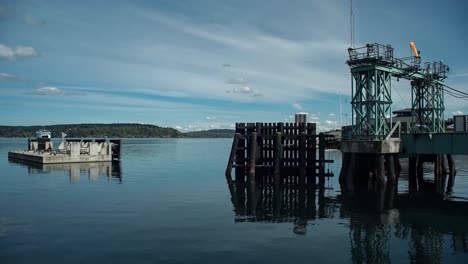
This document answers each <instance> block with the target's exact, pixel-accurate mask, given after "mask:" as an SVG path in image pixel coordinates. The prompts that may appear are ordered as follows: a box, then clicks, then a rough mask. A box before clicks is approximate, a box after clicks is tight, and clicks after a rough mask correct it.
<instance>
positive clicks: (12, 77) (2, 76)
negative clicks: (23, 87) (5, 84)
mask: <svg viewBox="0 0 468 264" xmlns="http://www.w3.org/2000/svg"><path fill="white" fill-rule="evenodd" d="M17 79H18V78H17V77H16V76H15V75H13V74H9V73H4V72H1V73H0V80H3V81H12V80H17Z"/></svg>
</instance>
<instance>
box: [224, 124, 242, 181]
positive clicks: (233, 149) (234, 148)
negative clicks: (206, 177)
mask: <svg viewBox="0 0 468 264" xmlns="http://www.w3.org/2000/svg"><path fill="white" fill-rule="evenodd" d="M239 138H240V134H239V133H236V134H235V135H234V140H233V141H232V147H231V154H230V155H229V161H228V166H227V168H226V173H225V175H226V178H227V179H230V180H231V171H232V166H233V165H234V159H235V158H236V151H237V148H238V146H239Z"/></svg>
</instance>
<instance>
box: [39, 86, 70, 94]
mask: <svg viewBox="0 0 468 264" xmlns="http://www.w3.org/2000/svg"><path fill="white" fill-rule="evenodd" d="M32 94H35V95H42V96H44V95H64V94H65V93H64V92H63V91H62V90H61V89H59V88H57V87H53V86H45V87H42V88H38V89H36V90H35V91H34V92H32Z"/></svg>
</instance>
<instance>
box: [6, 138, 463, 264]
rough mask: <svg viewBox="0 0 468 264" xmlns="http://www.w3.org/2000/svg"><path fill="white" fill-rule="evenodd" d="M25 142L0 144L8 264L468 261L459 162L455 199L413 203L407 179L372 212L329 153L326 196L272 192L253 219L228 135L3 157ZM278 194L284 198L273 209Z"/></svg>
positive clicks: (337, 156)
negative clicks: (352, 196)
mask: <svg viewBox="0 0 468 264" xmlns="http://www.w3.org/2000/svg"><path fill="white" fill-rule="evenodd" d="M25 146H26V142H25V140H24V139H0V171H1V173H0V263H2V264H3V263H129V262H132V263H220V262H222V263H239V262H240V261H244V262H245V261H247V262H248V263H250V262H261V263H284V262H310V261H313V262H316V263H349V262H354V263H366V262H367V263H389V262H393V263H408V262H422V263H428V262H429V263H442V262H443V263H468V254H467V253H468V205H467V203H466V201H467V198H468V179H467V175H468V170H467V168H468V166H466V165H465V164H466V161H464V160H462V159H461V158H460V157H457V167H458V170H459V174H458V175H457V179H456V185H455V189H454V196H456V199H454V200H456V201H445V202H442V201H439V200H433V201H429V200H427V198H425V197H422V198H418V197H417V196H416V197H412V198H411V202H409V200H408V199H409V195H408V194H407V193H406V190H407V184H406V182H405V181H404V179H403V178H404V177H405V176H404V175H402V178H401V182H400V184H399V193H400V194H399V196H398V197H397V198H398V199H397V201H396V202H395V207H396V208H395V209H392V210H385V211H384V212H377V211H375V210H374V209H373V206H372V204H373V203H374V199H376V197H373V196H370V197H369V198H368V199H366V200H367V203H362V202H356V201H354V202H352V201H349V200H347V199H346V198H345V197H343V195H342V194H341V193H340V188H339V184H338V182H337V181H338V179H337V178H338V177H337V175H338V173H339V165H340V164H341V162H340V153H339V152H329V153H327V158H333V159H336V160H337V161H336V163H335V164H334V165H333V166H331V167H330V170H331V171H333V172H334V173H335V175H336V177H334V178H332V179H330V180H329V181H328V182H327V183H326V186H327V189H326V190H324V191H323V192H320V191H319V190H317V191H316V193H313V197H311V196H310V195H311V194H312V192H308V195H309V196H308V198H306V200H307V202H305V204H306V206H301V201H302V202H303V201H304V200H303V195H302V194H300V193H299V192H297V190H295V189H294V188H292V189H290V190H283V191H282V193H283V194H282V196H275V192H274V191H272V192H265V193H263V194H261V195H259V196H258V197H257V201H258V207H256V210H257V211H256V214H255V216H253V215H252V214H249V213H251V212H249V210H250V211H251V209H252V208H249V206H248V202H247V201H246V203H245V204H239V203H238V204H237V208H234V205H233V201H234V202H237V201H238V200H236V199H231V198H232V197H231V193H230V191H229V188H228V185H227V184H226V179H225V177H224V170H225V166H226V162H227V158H228V155H229V151H230V147H231V139H131V140H130V139H128V140H124V144H123V150H122V151H123V153H122V155H123V157H122V158H123V162H122V164H121V166H120V167H119V166H112V165H111V164H107V163H104V164H93V165H79V166H51V167H46V166H44V167H42V166H39V167H37V166H36V167H32V166H30V165H24V164H20V163H15V162H10V161H8V158H7V152H8V150H15V149H22V148H24V147H25ZM240 191H241V190H240ZM270 191H271V190H270ZM276 194H277V193H276ZM275 197H276V198H278V197H281V198H280V199H281V200H282V201H283V204H281V205H280V207H279V208H280V209H279V210H278V211H277V214H275V213H272V212H273V211H274V210H273V209H271V208H273V207H274V201H277V200H275V199H276V198H275ZM304 197H305V196H304ZM237 198H239V197H237ZM413 198H414V199H413ZM241 201H242V199H241ZM421 201H422V202H421ZM428 204H429V205H431V207H428V206H427V205H428ZM272 210H273V211H272ZM236 213H237V215H236Z"/></svg>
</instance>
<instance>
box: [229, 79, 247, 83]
mask: <svg viewBox="0 0 468 264" xmlns="http://www.w3.org/2000/svg"><path fill="white" fill-rule="evenodd" d="M227 83H229V84H247V83H248V81H247V80H246V79H244V78H231V79H229V80H228V81H227Z"/></svg>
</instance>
